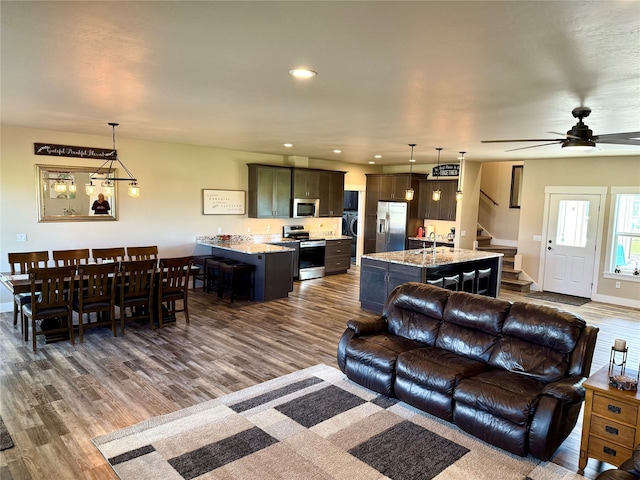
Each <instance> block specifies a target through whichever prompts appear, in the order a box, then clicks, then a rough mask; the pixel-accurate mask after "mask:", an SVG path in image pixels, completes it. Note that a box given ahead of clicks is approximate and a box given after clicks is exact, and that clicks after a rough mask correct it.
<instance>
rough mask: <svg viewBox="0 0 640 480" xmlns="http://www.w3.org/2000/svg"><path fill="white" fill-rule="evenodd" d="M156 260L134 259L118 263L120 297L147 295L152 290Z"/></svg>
mask: <svg viewBox="0 0 640 480" xmlns="http://www.w3.org/2000/svg"><path fill="white" fill-rule="evenodd" d="M156 263H157V262H156V260H134V261H129V262H122V263H121V264H120V274H121V276H122V278H121V289H120V291H121V296H122V298H123V299H124V298H126V297H134V296H143V295H148V294H149V293H150V292H152V291H153V280H154V276H155V272H156Z"/></svg>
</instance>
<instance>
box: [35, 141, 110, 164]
mask: <svg viewBox="0 0 640 480" xmlns="http://www.w3.org/2000/svg"><path fill="white" fill-rule="evenodd" d="M33 153H34V154H35V155H47V156H50V157H74V158H96V159H98V160H109V159H114V160H115V159H116V157H117V156H118V151H117V150H114V149H113V148H94V147H75V146H73V145H56V144H55V143H34V144H33Z"/></svg>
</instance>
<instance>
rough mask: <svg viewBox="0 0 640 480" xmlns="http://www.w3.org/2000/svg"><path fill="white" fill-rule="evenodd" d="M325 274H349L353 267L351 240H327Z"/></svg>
mask: <svg viewBox="0 0 640 480" xmlns="http://www.w3.org/2000/svg"><path fill="white" fill-rule="evenodd" d="M324 252H325V253H324V273H325V275H333V274H336V273H347V270H349V267H350V266H351V240H346V239H340V240H327V245H326V247H325V251H324Z"/></svg>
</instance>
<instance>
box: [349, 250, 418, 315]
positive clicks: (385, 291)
mask: <svg viewBox="0 0 640 480" xmlns="http://www.w3.org/2000/svg"><path fill="white" fill-rule="evenodd" d="M424 281H425V269H424V268H422V267H417V266H411V265H400V264H398V263H390V262H384V261H379V260H372V259H370V258H363V259H362V263H361V264H360V306H361V307H362V308H364V309H365V310H371V311H373V312H382V309H383V307H384V303H385V302H386V300H387V297H388V296H389V294H390V293H391V291H392V290H393V289H394V288H396V287H397V286H398V285H401V284H403V283H406V282H422V283H424Z"/></svg>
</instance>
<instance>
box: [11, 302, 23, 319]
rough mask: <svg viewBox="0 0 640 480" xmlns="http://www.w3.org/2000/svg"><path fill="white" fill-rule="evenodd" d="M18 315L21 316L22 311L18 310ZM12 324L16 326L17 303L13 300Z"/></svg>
mask: <svg viewBox="0 0 640 480" xmlns="http://www.w3.org/2000/svg"><path fill="white" fill-rule="evenodd" d="M20 313H21V314H22V309H20ZM13 324H14V325H17V324H18V302H16V301H15V299H14V300H13Z"/></svg>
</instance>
